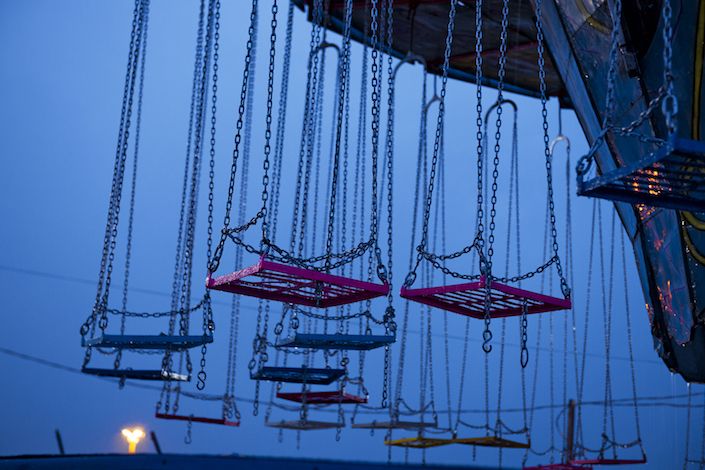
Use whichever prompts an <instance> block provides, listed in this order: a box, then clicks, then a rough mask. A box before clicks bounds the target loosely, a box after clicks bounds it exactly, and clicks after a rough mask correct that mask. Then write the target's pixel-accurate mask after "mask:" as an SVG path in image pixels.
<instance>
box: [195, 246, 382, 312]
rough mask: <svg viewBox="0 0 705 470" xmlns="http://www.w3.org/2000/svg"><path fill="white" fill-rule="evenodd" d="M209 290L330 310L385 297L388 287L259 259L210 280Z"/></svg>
mask: <svg viewBox="0 0 705 470" xmlns="http://www.w3.org/2000/svg"><path fill="white" fill-rule="evenodd" d="M206 287H207V288H208V289H213V290H219V291H223V292H230V293H233V294H242V295H247V296H250V297H257V298H260V299H266V300H276V301H279V302H285V303H290V304H297V305H305V306H307V307H317V308H329V307H337V306H339V305H346V304H351V303H354V302H361V301H364V300H368V299H374V298H377V297H382V296H385V295H387V293H388V292H389V285H388V284H386V283H385V284H375V283H372V282H366V281H360V280H357V279H351V278H347V277H343V276H337V275H334V274H328V273H324V272H320V271H316V270H314V269H307V268H302V267H298V266H291V265H287V264H282V263H275V262H273V261H269V260H267V259H266V258H265V257H264V256H261V257H260V259H259V262H258V263H257V264H255V265H253V266H250V267H247V268H244V269H241V270H239V271H235V272H234V273H231V274H226V275H224V276H219V277H216V278H212V277H211V275H210V274H208V278H207V280H206Z"/></svg>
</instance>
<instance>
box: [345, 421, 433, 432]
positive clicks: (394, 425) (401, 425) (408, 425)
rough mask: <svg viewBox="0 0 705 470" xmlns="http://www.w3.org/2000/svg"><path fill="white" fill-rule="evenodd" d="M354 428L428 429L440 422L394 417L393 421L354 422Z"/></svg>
mask: <svg viewBox="0 0 705 470" xmlns="http://www.w3.org/2000/svg"><path fill="white" fill-rule="evenodd" d="M351 427H352V428H353V429H406V430H415V429H426V428H430V429H433V428H436V427H438V422H436V421H433V422H430V421H402V420H398V419H393V420H391V421H371V422H369V423H353V424H352V425H351Z"/></svg>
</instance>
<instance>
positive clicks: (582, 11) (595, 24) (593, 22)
mask: <svg viewBox="0 0 705 470" xmlns="http://www.w3.org/2000/svg"><path fill="white" fill-rule="evenodd" d="M583 2H584V0H577V1H576V2H575V5H576V6H577V7H578V10H580V14H581V15H582V16H583V19H584V20H585V22H586V23H587V24H589V25H590V26H592V28H593V29H595V30H597V31H599V32H601V33H602V34H610V29H609V28H608V27H607V26H605V25H604V24H602V23H600V22H599V21H597V20H596V19H595V18H593V16H592V14H591V13H590V12H589V11H588V9H587V8H586V7H585V4H584V3H583Z"/></svg>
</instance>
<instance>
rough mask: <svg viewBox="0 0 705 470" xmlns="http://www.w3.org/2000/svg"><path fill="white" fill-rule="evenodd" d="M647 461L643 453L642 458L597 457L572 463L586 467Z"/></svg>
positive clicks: (571, 462) (634, 463) (638, 463)
mask: <svg viewBox="0 0 705 470" xmlns="http://www.w3.org/2000/svg"><path fill="white" fill-rule="evenodd" d="M644 463H646V455H642V457H641V458H640V459H606V458H604V457H598V458H596V459H584V460H571V461H570V464H571V465H576V466H579V467H580V468H585V467H584V466H585V465H640V464H644Z"/></svg>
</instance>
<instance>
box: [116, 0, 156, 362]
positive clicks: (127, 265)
mask: <svg viewBox="0 0 705 470" xmlns="http://www.w3.org/2000/svg"><path fill="white" fill-rule="evenodd" d="M148 22H149V2H147V4H146V5H145V7H144V11H143V19H142V23H143V24H142V52H141V54H142V57H141V59H140V66H139V67H140V75H139V85H138V91H137V120H136V122H135V143H134V146H135V149H134V151H133V152H134V153H133V159H132V177H131V182H130V209H129V214H128V222H127V246H126V248H125V266H124V271H125V273H124V277H123V288H122V310H123V311H124V310H127V295H128V292H129V284H130V261H131V258H132V233H133V227H134V215H135V193H136V189H137V165H138V162H139V144H140V129H141V127H142V101H143V91H144V68H145V57H146V55H147V29H148ZM125 320H126V318H125V316H124V315H123V316H122V317H121V318H120V334H125ZM121 359H122V351H118V353H117V354H116V356H115V362H114V368H115V369H119V368H120V360H121Z"/></svg>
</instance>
